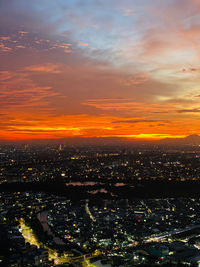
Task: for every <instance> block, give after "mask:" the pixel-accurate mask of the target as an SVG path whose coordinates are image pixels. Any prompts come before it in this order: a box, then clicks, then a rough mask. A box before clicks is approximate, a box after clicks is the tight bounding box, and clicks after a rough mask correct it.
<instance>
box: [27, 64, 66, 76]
mask: <svg viewBox="0 0 200 267" xmlns="http://www.w3.org/2000/svg"><path fill="white" fill-rule="evenodd" d="M24 70H25V71H30V72H40V73H42V72H44V73H45V72H46V73H55V74H57V73H61V72H62V71H61V66H60V65H58V64H53V63H45V64H40V65H32V66H28V67H26V68H25V69H24Z"/></svg>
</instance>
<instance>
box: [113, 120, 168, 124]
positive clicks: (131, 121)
mask: <svg viewBox="0 0 200 267" xmlns="http://www.w3.org/2000/svg"><path fill="white" fill-rule="evenodd" d="M143 122H162V121H161V120H117V121H113V122H112V123H131V124H132V123H133V124H135V123H143ZM164 122H165V123H168V121H164Z"/></svg>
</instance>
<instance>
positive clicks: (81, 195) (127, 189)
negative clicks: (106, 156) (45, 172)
mask: <svg viewBox="0 0 200 267" xmlns="http://www.w3.org/2000/svg"><path fill="white" fill-rule="evenodd" d="M6 191H11V192H16V191H21V192H23V191H36V192H40V191H41V192H46V193H51V194H56V195H61V196H66V197H67V198H70V199H74V200H76V199H77V200H79V199H85V198H89V199H94V198H127V199H134V198H167V197H169V198H170V197H174V198H176V197H199V196H200V181H183V182H179V181H151V182H150V181H144V182H138V183H134V185H124V186H118V187H117V186H114V185H112V183H109V184H103V185H102V184H95V185H84V186H78V185H76V186H73V185H68V186H66V185H65V184H64V183H63V181H62V180H61V179H57V178H55V179H51V180H49V181H45V182H30V183H29V182H28V183H20V182H19V183H8V184H1V185H0V192H6Z"/></svg>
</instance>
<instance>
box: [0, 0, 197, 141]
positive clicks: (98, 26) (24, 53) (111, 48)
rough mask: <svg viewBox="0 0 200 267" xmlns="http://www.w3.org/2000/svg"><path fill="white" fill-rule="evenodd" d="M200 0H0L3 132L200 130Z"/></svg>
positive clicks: (157, 133) (0, 136) (160, 133)
mask: <svg viewBox="0 0 200 267" xmlns="http://www.w3.org/2000/svg"><path fill="white" fill-rule="evenodd" d="M199 118H200V1H199V0H163V1H161V0H123V1H121V0H107V1H105V0H67V1H66V0H57V1H55V0H42V1H41V0H34V1H27V0H9V1H7V0H0V140H22V139H41V138H42V139H43V138H45V139H49V138H50V139H51V138H64V137H71V136H76V137H77V136H80V137H136V138H140V139H141V138H142V139H161V138H166V137H184V136H187V135H190V134H200V123H199Z"/></svg>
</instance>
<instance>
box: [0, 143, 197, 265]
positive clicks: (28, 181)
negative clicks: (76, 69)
mask: <svg viewBox="0 0 200 267" xmlns="http://www.w3.org/2000/svg"><path fill="white" fill-rule="evenodd" d="M152 146H153V147H152ZM0 151H1V152H0V155H1V158H0V170H1V173H0V175H1V180H0V190H1V194H0V203H1V211H0V228H1V232H0V233H1V234H0V239H1V249H0V261H1V266H17V267H20V266H75V267H76V266H77V267H78V266H97V267H98V266H101V267H102V266H105V267H107V266H158V265H162V266H185V265H187V266H199V265H200V199H199V188H200V182H199V173H200V172H199V168H200V167H199V166H200V164H199V163H200V146H199V145H185V146H174V145H169V146H165V147H163V145H162V146H160V145H155V144H154V145H152V144H144V145H142V146H141V145H138V146H135V145H133V144H132V145H129V146H128V147H126V146H124V147H121V146H98V147H97V146H96V147H95V146H82V147H74V145H72V146H69V145H66V144H49V145H36V144H33V145H31V144H25V145H24V144H17V145H16V144H15V145H14V144H12V145H11V144H10V145H3V146H1V147H0ZM164 187H166V188H164ZM180 188H181V191H180Z"/></svg>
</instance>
